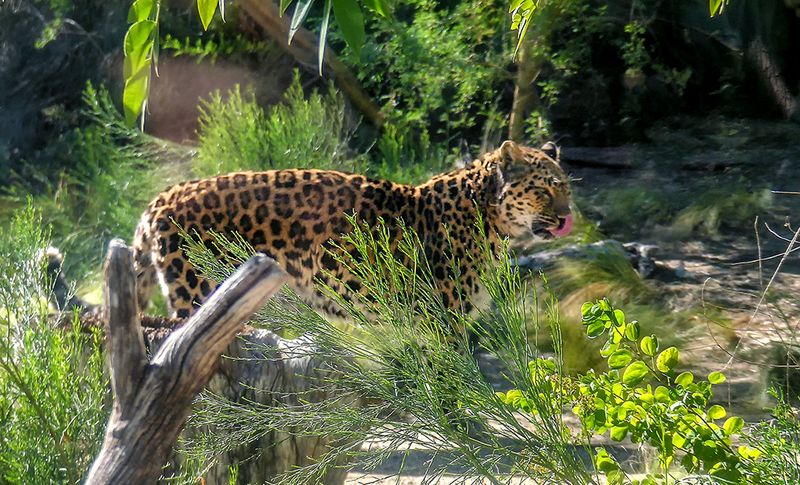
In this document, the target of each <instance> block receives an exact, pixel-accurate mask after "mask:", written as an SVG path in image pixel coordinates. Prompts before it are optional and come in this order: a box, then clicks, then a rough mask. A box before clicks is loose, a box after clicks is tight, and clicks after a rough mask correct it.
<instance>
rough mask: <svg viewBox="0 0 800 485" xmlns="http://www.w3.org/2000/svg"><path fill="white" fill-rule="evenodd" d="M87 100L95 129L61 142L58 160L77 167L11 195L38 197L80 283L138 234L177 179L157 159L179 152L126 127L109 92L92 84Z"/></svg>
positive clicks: (91, 127) (86, 113) (37, 202)
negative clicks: (159, 195)
mask: <svg viewBox="0 0 800 485" xmlns="http://www.w3.org/2000/svg"><path fill="white" fill-rule="evenodd" d="M84 103H85V108H84V110H85V111H84V116H86V117H87V118H89V119H90V120H92V124H90V125H89V126H87V127H86V128H81V129H76V130H73V131H72V132H70V133H69V135H68V136H66V137H65V138H64V139H63V140H60V141H59V142H58V145H57V146H58V148H59V150H58V153H57V156H59V157H61V158H63V159H65V160H66V159H68V160H70V162H69V163H64V164H63V165H64V166H69V167H71V168H70V169H69V170H64V171H62V172H60V174H59V176H58V177H53V178H54V179H55V180H57V183H55V184H53V185H51V184H50V183H49V182H48V181H45V182H44V183H43V184H42V186H33V185H32V184H31V183H25V184H18V185H16V186H14V187H12V188H11V189H10V190H9V192H10V195H11V197H12V199H11V200H14V199H13V198H15V199H16V200H17V201H19V200H24V199H25V196H24V194H31V193H36V194H38V195H36V196H35V197H34V198H33V203H34V206H35V207H36V208H37V210H38V212H39V213H40V214H41V217H42V220H43V223H44V224H45V225H46V226H48V227H50V228H51V229H52V237H53V240H54V243H55V244H56V245H57V246H58V247H59V249H61V250H62V251H63V252H64V253H65V254H67V255H68V257H67V258H66V271H67V272H68V273H69V274H70V275H71V277H73V278H80V277H82V276H84V275H86V274H87V273H90V272H96V271H97V270H99V268H100V263H101V261H102V258H103V256H104V254H103V251H104V250H105V247H106V246H107V243H108V241H110V240H111V239H113V238H115V237H122V238H130V237H132V236H133V231H134V228H135V227H136V223H137V222H138V220H139V217H140V216H141V213H142V211H143V210H144V208H145V207H146V206H147V204H148V202H149V201H150V199H151V198H152V197H153V195H155V193H156V192H157V191H158V190H160V189H163V188H164V187H165V186H166V185H167V184H168V181H169V180H170V178H171V176H169V175H168V168H167V167H166V166H161V165H158V164H157V163H156V160H157V158H158V157H159V156H161V155H164V154H170V153H171V151H174V150H171V149H169V148H168V147H167V146H166V145H164V144H163V143H162V142H159V141H156V140H154V139H152V138H150V137H147V136H146V135H142V134H141V133H138V132H137V131H136V130H133V129H130V128H128V127H126V126H125V124H124V122H123V121H122V119H121V116H120V115H119V114H118V112H117V110H116V108H115V107H114V105H113V103H112V102H111V99H110V97H109V95H108V92H107V91H106V90H105V89H95V88H93V87H92V86H91V85H88V86H87V87H86V89H85V91H84Z"/></svg>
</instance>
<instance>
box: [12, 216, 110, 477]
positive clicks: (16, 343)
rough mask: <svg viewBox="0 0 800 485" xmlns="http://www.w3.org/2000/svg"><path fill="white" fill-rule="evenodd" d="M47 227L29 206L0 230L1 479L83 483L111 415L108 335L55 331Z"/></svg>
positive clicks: (75, 329) (77, 330)
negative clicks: (45, 255)
mask: <svg viewBox="0 0 800 485" xmlns="http://www.w3.org/2000/svg"><path fill="white" fill-rule="evenodd" d="M43 227H44V226H43V222H42V219H41V216H40V215H39V214H38V213H37V212H35V211H34V210H33V209H32V208H31V206H30V205H29V206H28V207H27V208H26V209H23V210H20V211H18V212H17V213H16V215H15V217H14V218H13V220H12V221H11V223H10V224H9V225H8V226H6V227H2V228H0V328H2V332H0V335H2V337H0V481H2V482H3V483H77V482H79V481H80V478H81V477H82V476H83V473H84V471H85V470H86V469H87V467H88V465H89V464H90V463H91V460H92V459H93V458H94V455H95V453H96V452H97V451H98V449H99V446H100V443H101V441H102V436H103V430H104V428H105V423H106V419H107V417H108V408H107V406H106V405H105V404H106V398H107V394H108V385H109V383H108V379H107V377H106V376H105V375H104V373H103V368H104V363H105V361H104V359H103V357H102V354H101V352H100V350H101V346H102V339H101V338H100V336H99V335H96V334H92V335H87V334H85V333H81V331H80V329H79V326H78V325H74V327H73V328H74V329H73V330H69V329H68V328H56V327H54V326H53V323H52V322H51V320H50V318H49V316H48V313H49V312H48V308H47V299H48V296H49V291H50V290H49V287H48V284H47V282H46V281H45V279H46V277H45V272H44V269H45V268H44V259H43V258H42V252H41V251H42V249H43V248H45V247H46V246H47V244H48V242H49V241H48V238H49V235H48V234H47V231H45V230H44V229H43ZM76 322H77V320H75V321H73V322H72V323H76Z"/></svg>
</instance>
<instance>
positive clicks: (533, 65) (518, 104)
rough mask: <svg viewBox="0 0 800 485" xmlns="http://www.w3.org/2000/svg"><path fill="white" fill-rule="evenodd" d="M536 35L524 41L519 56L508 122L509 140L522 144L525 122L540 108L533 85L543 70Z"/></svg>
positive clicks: (530, 34) (529, 34) (529, 36)
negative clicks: (536, 47)
mask: <svg viewBox="0 0 800 485" xmlns="http://www.w3.org/2000/svg"><path fill="white" fill-rule="evenodd" d="M533 36H534V33H533V32H528V35H527V36H526V37H525V38H524V39H523V40H522V46H521V47H520V51H519V53H518V54H517V78H516V82H515V85H514V101H513V102H512V104H511V116H510V118H509V120H508V138H509V139H510V140H514V141H515V142H518V143H522V142H524V138H525V120H526V119H527V118H528V115H530V113H531V112H532V111H533V110H534V109H537V108H538V107H539V95H538V93H537V92H536V87H535V86H534V85H533V83H534V81H535V80H536V78H537V77H538V76H539V71H540V70H541V68H542V59H541V57H539V56H536V55H535V54H534V49H533V47H534V42H535V40H534V39H533Z"/></svg>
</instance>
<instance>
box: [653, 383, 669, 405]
mask: <svg viewBox="0 0 800 485" xmlns="http://www.w3.org/2000/svg"><path fill="white" fill-rule="evenodd" d="M655 396H656V399H657V400H658V402H669V401H670V397H669V389H667V388H666V387H664V386H658V387H656V390H655Z"/></svg>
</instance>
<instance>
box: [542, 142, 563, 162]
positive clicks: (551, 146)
mask: <svg viewBox="0 0 800 485" xmlns="http://www.w3.org/2000/svg"><path fill="white" fill-rule="evenodd" d="M541 150H542V151H543V152H544V154H545V155H547V156H548V157H550V158H552V159H553V161H556V162H558V161H559V160H560V159H561V147H559V146H558V145H556V144H555V142H552V141H548V142H547V143H545V144H544V145H542V148H541Z"/></svg>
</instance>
